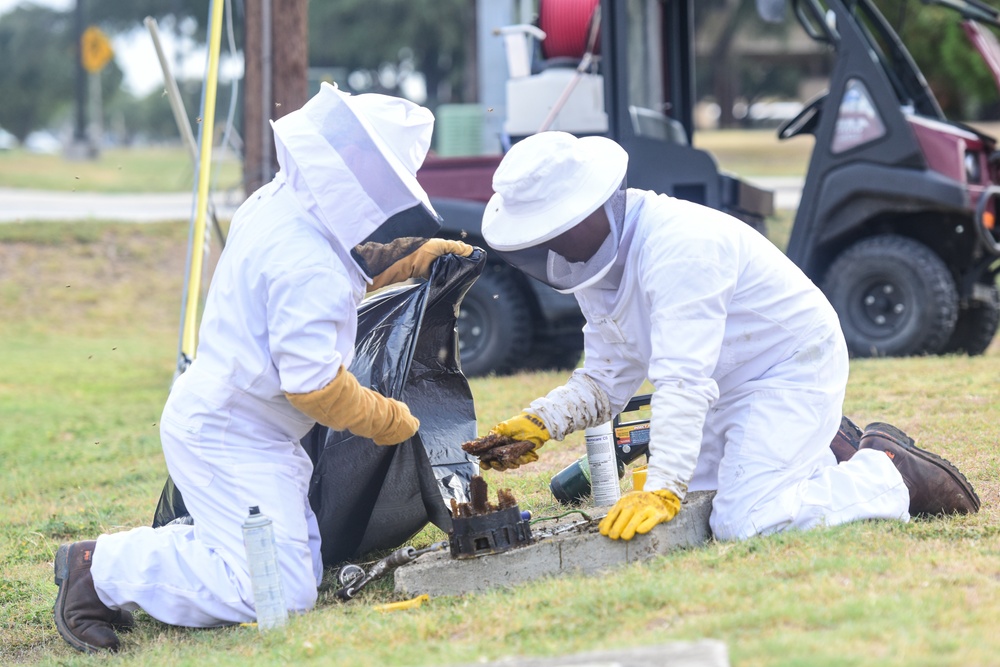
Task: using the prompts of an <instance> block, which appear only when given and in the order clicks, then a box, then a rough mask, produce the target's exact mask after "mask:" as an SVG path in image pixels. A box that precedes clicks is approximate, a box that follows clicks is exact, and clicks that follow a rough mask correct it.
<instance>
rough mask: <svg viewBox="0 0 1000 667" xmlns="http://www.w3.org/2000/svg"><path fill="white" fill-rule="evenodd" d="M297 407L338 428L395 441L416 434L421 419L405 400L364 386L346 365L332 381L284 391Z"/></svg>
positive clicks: (386, 442) (377, 440)
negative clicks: (298, 391)
mask: <svg viewBox="0 0 1000 667" xmlns="http://www.w3.org/2000/svg"><path fill="white" fill-rule="evenodd" d="M285 396H287V397H288V400H289V402H291V404H292V405H294V406H295V407H296V408H297V409H298V410H300V411H301V412H304V413H305V414H307V415H309V416H310V417H312V418H313V419H315V420H316V421H318V422H319V423H320V424H323V425H324V426H329V427H330V428H332V429H334V430H336V431H350V432H351V433H353V434H354V435H360V436H361V437H363V438H371V439H372V440H373V441H375V444H376V445H396V444H399V443H401V442H403V441H404V440H406V439H408V438H411V437H413V435H414V434H415V433H416V432H417V429H419V428H420V422H419V421H418V420H417V418H416V417H414V416H413V415H411V414H410V409H409V408H408V407H406V404H405V403H402V402H400V401H397V400H395V399H392V398H386V397H385V396H383V395H381V394H379V393H378V392H375V391H372V390H371V389H368V388H367V387H362V386H361V385H360V384H359V383H358V380H357V378H355V377H354V375H353V374H352V373H351V372H350V371H348V370H347V369H346V368H344V367H343V366H341V367H340V370H339V371H338V372H337V377H335V378H333V380H332V381H331V382H330V384H328V385H326V386H325V387H323V388H322V389H317V390H316V391H312V392H309V393H308V394H287V393H286V394H285Z"/></svg>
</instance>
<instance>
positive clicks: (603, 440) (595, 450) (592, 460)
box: [585, 422, 622, 507]
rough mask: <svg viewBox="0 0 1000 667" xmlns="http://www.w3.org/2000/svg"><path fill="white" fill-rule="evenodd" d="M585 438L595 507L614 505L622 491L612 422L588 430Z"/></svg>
mask: <svg viewBox="0 0 1000 667" xmlns="http://www.w3.org/2000/svg"><path fill="white" fill-rule="evenodd" d="M585 436H586V439H587V461H588V463H589V465H590V486H591V493H592V494H593V499H594V505H595V506H597V507H607V506H610V505H614V504H615V503H616V502H618V499H619V498H621V495H622V489H621V486H619V484H618V461H617V459H616V458H615V438H614V432H613V431H612V427H611V422H607V423H604V424H601V425H599V426H592V427H590V428H588V429H587V430H586V431H585Z"/></svg>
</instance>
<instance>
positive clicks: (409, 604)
mask: <svg viewBox="0 0 1000 667" xmlns="http://www.w3.org/2000/svg"><path fill="white" fill-rule="evenodd" d="M430 599H431V596H429V595H427V594H424V595H418V596H417V597H415V598H413V599H412V600H403V601H402V602H389V603H386V604H377V605H375V609H376V610H377V611H401V610H403V609H416V608H417V607H419V606H420V605H422V604H423V603H424V602H427V601H428V600H430Z"/></svg>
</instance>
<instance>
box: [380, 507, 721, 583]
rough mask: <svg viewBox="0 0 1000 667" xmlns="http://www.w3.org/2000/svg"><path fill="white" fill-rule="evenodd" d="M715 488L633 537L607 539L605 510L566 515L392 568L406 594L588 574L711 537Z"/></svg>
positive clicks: (688, 545)
mask: <svg viewBox="0 0 1000 667" xmlns="http://www.w3.org/2000/svg"><path fill="white" fill-rule="evenodd" d="M713 497H715V492H714V491H696V492H693V493H689V494H688V496H687V498H685V499H684V503H683V504H682V505H681V511H680V512H679V513H678V514H677V516H676V517H675V518H674V520H673V521H670V522H668V523H664V524H660V525H658V526H656V527H655V528H653V530H651V531H650V532H649V533H647V534H645V535H636V536H635V537H634V538H632V539H631V540H629V541H627V542H626V541H623V540H609V539H608V538H607V537H605V536H603V535H601V534H600V533H599V532H598V530H597V524H598V523H599V522H600V519H601V518H603V516H605V514H606V512H605V513H604V514H600V515H591V516H592V519H593V520H592V521H589V522H587V521H580V519H579V515H572V516H575V517H576V519H573V518H570V517H567V518H564V519H561V520H556V521H552V522H547V523H540V524H535V525H534V526H532V532H533V533H534V534H537V535H538V536H539V538H538V540H537V541H536V542H534V543H533V544H529V545H527V546H524V547H518V548H516V549H511V550H510V551H505V552H503V553H499V554H493V555H489V556H479V557H476V558H471V559H464V560H457V559H453V558H451V556H450V555H449V554H448V553H442V552H435V553H428V554H424V555H423V556H421V557H419V558H418V559H417V560H415V561H414V562H412V563H410V564H408V565H404V566H402V567H400V568H398V569H397V570H395V572H394V576H395V590H396V592H397V593H401V594H405V595H410V596H414V595H423V594H425V593H426V594H428V595H430V596H431V597H437V596H441V595H463V594H465V593H474V592H477V591H485V590H489V589H492V588H498V587H502V586H515V585H517V584H522V583H525V582H528V581H532V580H534V579H537V578H539V577H544V576H551V575H561V574H580V573H584V574H589V573H596V572H600V571H606V570H610V569H613V568H615V567H621V566H622V565H626V564H628V563H633V562H636V561H641V560H648V559H650V558H653V557H655V556H661V555H664V554H667V553H670V552H672V551H676V550H677V549H685V548H690V547H697V546H700V545H702V544H705V543H706V542H708V541H709V540H710V539H711V538H712V531H711V529H710V528H709V526H708V517H709V514H710V513H711V511H712V498H713Z"/></svg>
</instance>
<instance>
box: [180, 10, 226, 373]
mask: <svg viewBox="0 0 1000 667" xmlns="http://www.w3.org/2000/svg"><path fill="white" fill-rule="evenodd" d="M222 10H223V2H222V0H212V9H211V22H210V25H211V29H210V38H209V45H208V71H207V72H206V77H205V100H204V105H203V106H204V108H203V109H202V118H201V130H200V132H199V143H200V157H199V162H198V195H197V199H196V200H195V218H194V226H193V228H192V231H191V251H190V252H191V254H190V257H189V261H188V281H187V293H186V295H185V300H184V324H183V327H182V331H181V350H180V353H181V359H180V362H179V370H180V371H181V372H183V370H184V368H186V366H187V364H188V363H190V362H191V361H192V360H193V359H194V354H195V348H196V347H197V344H198V326H197V324H198V306H199V304H200V302H201V277H202V271H203V264H204V257H205V220H206V218H207V214H208V186H209V180H210V176H211V168H212V137H213V134H214V131H215V93H216V89H217V87H218V81H219V52H220V50H221V47H222V16H223V13H222Z"/></svg>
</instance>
